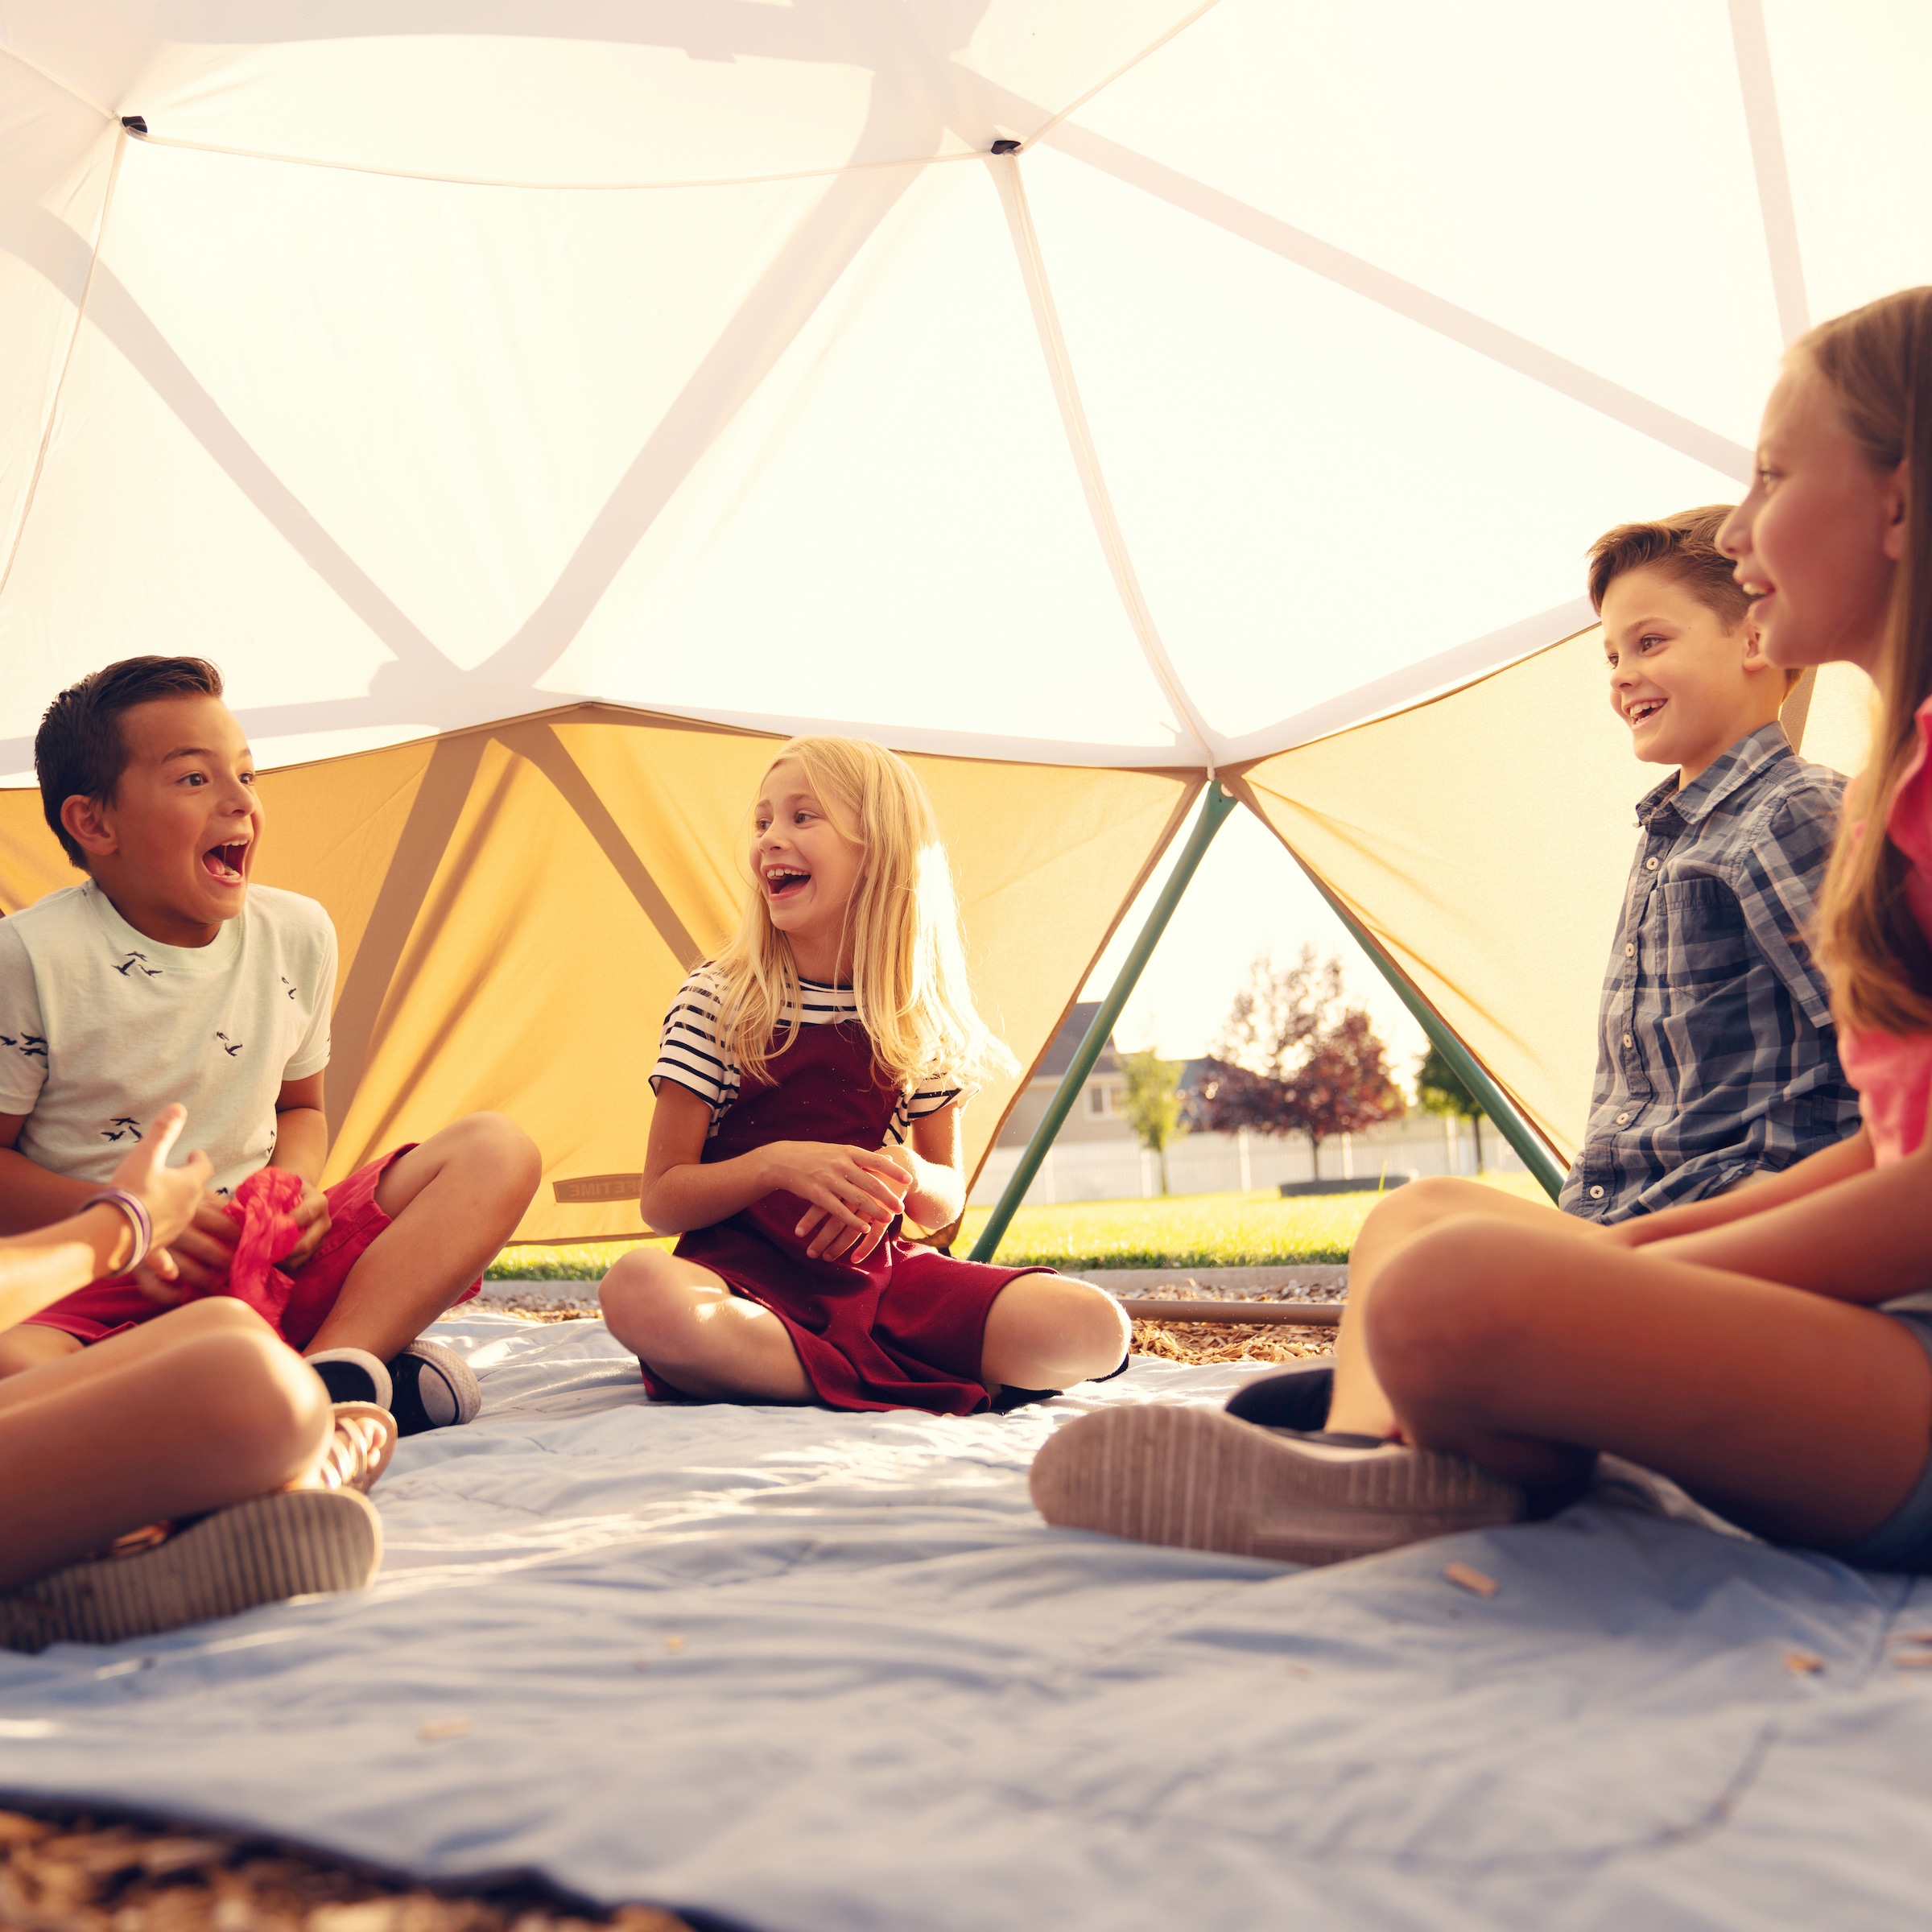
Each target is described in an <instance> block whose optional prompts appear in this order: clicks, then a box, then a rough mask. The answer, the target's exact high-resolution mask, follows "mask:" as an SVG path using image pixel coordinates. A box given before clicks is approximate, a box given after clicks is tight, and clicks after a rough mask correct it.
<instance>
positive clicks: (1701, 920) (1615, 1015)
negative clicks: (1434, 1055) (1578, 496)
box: [1561, 507, 1859, 1222]
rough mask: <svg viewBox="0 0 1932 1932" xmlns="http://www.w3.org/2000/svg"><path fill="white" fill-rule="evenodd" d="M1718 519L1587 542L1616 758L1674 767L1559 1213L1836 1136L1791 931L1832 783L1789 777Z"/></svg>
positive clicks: (1681, 1188)
mask: <svg viewBox="0 0 1932 1932" xmlns="http://www.w3.org/2000/svg"><path fill="white" fill-rule="evenodd" d="M1728 514H1729V512H1728V510H1727V509H1725V508H1723V507H1716V508H1712V509H1709V510H1686V511H1684V512H1682V514H1679V515H1677V516H1674V517H1669V518H1665V519H1664V520H1663V521H1662V522H1657V523H1629V524H1625V525H1624V526H1621V527H1620V528H1619V529H1616V530H1612V531H1610V532H1609V533H1608V535H1605V536H1604V537H1602V538H1600V539H1598V541H1597V543H1596V545H1595V546H1594V547H1593V548H1592V549H1591V564H1590V601H1591V603H1592V604H1593V605H1595V606H1596V609H1597V612H1598V614H1599V615H1600V617H1602V619H1603V625H1604V655H1605V657H1606V658H1608V661H1609V666H1610V700H1611V704H1612V706H1613V707H1614V708H1615V709H1616V712H1617V715H1618V716H1620V718H1622V719H1624V720H1625V721H1626V723H1627V724H1628V725H1629V729H1630V734H1631V741H1632V744H1633V747H1634V749H1636V752H1637V756H1638V758H1641V759H1643V760H1644V761H1645V762H1646V763H1649V764H1657V765H1674V766H1677V767H1678V770H1677V771H1676V772H1675V774H1674V775H1672V776H1671V777H1670V778H1666V779H1665V780H1664V782H1662V784H1661V785H1658V786H1656V787H1654V788H1653V790H1652V791H1649V792H1646V793H1645V795H1644V796H1643V798H1642V799H1640V800H1639V801H1638V802H1637V824H1638V825H1639V826H1640V827H1641V829H1642V834H1643V836H1642V837H1641V840H1640V841H1639V843H1638V845H1637V857H1636V860H1635V862H1634V863H1633V865H1632V867H1631V871H1630V882H1629V886H1627V887H1626V888H1625V890H1624V903H1623V910H1622V914H1621V915H1620V918H1619V919H1618V922H1617V931H1616V939H1615V941H1614V942H1613V943H1612V946H1611V949H1610V966H1609V971H1608V974H1607V975H1606V976H1605V979H1604V999H1603V1005H1602V1008H1601V1010H1600V1016H1599V1019H1598V1024H1597V1071H1596V1087H1595V1090H1594V1091H1593V1092H1592V1093H1591V1104H1590V1122H1589V1125H1588V1127H1587V1129H1586V1130H1585V1133H1584V1136H1583V1151H1582V1153H1581V1154H1579V1156H1578V1158H1577V1162H1576V1165H1575V1166H1574V1167H1572V1168H1571V1170H1570V1178H1569V1179H1568V1181H1567V1183H1565V1184H1564V1187H1563V1198H1562V1202H1561V1205H1562V1206H1563V1208H1564V1209H1565V1210H1566V1211H1567V1212H1569V1213H1571V1214H1577V1215H1581V1216H1584V1217H1586V1218H1587V1219H1588V1220H1593V1221H1600V1222H1610V1221H1619V1220H1628V1219H1629V1217H1630V1216H1632V1215H1636V1214H1648V1213H1651V1212H1654V1211H1655V1210H1656V1209H1657V1208H1668V1207H1672V1206H1674V1205H1675V1204H1677V1203H1678V1202H1681V1201H1695V1200H1701V1199H1703V1198H1704V1197H1705V1196H1706V1195H1712V1194H1721V1193H1724V1191H1726V1190H1728V1189H1729V1188H1731V1187H1736V1185H1737V1183H1739V1182H1740V1181H1743V1180H1746V1179H1749V1178H1750V1176H1751V1175H1752V1174H1758V1173H1764V1172H1771V1173H1776V1172H1778V1171H1780V1170H1782V1169H1784V1168H1785V1167H1789V1166H1791V1165H1792V1163H1793V1162H1797V1161H1802V1160H1803V1159H1804V1158H1806V1155H1808V1154H1816V1153H1817V1152H1818V1150H1820V1149H1822V1148H1825V1147H1829V1146H1831V1145H1832V1143H1833V1142H1834V1141H1841V1140H1843V1139H1844V1138H1845V1137H1847V1135H1849V1134H1852V1133H1856V1132H1857V1131H1858V1124H1859V1111H1858V1095H1857V1093H1856V1092H1855V1091H1854V1090H1853V1088H1852V1086H1851V1084H1850V1083H1849V1082H1848V1081H1847V1080H1846V1078H1845V1075H1844V1072H1843V1069H1842V1068H1841V1067H1839V1063H1838V1039H1837V1034H1836V1032H1835V1029H1834V1028H1833V1026H1832V1022H1831V999H1830V996H1829V993H1828V992H1827V989H1826V985H1825V976H1824V973H1823V971H1822V969H1821V968H1819V966H1818V963H1817V962H1816V961H1815V960H1814V959H1813V958H1812V956H1811V952H1810V946H1809V945H1808V944H1807V943H1806V936H1805V935H1806V932H1807V931H1808V930H1809V928H1810V923H1811V914H1812V902H1813V896H1814V894H1815V892H1816V891H1817V890H1818V886H1819V885H1820V883H1821V882H1822V881H1823V877H1824V872H1825V861H1826V860H1827V858H1828V857H1830V854H1831V842H1832V840H1833V839H1834V837H1835V836H1836V833H1837V830H1838V808H1839V800H1840V799H1841V798H1842V796H1843V791H1844V784H1845V782H1844V780H1843V778H1841V777H1840V776H1839V774H1837V773H1836V772H1835V771H1830V770H1827V769H1826V768H1825V767H1824V766H1822V765H1807V764H1806V763H1805V762H1803V760H1802V759H1801V758H1799V757H1798V754H1797V753H1795V752H1794V751H1793V750H1792V749H1791V747H1790V744H1789V743H1788V742H1787V741H1786V740H1785V733H1784V728H1783V727H1782V725H1780V724H1779V722H1778V711H1779V708H1780V707H1781V705H1782V704H1783V702H1784V699H1785V695H1786V692H1787V691H1788V689H1789V685H1790V682H1792V681H1794V680H1795V679H1796V677H1797V675H1798V674H1797V673H1796V672H1795V671H1793V672H1790V673H1787V672H1785V671H1781V670H1780V669H1779V668H1778V667H1777V666H1775V665H1773V664H1771V663H1769V662H1767V660H1766V659H1765V658H1764V656H1763V655H1762V654H1761V652H1760V650H1759V649H1758V643H1757V635H1756V634H1755V633H1754V632H1753V631H1752V630H1750V628H1749V627H1748V625H1747V624H1746V622H1745V619H1744V613H1745V609H1746V607H1747V600H1746V598H1745V596H1744V592H1743V591H1742V590H1741V589H1740V588H1739V587H1738V584H1737V581H1736V578H1735V577H1734V576H1732V564H1731V559H1729V558H1728V557H1727V556H1725V555H1723V554H1722V553H1721V552H1720V551H1719V550H1718V548H1717V543H1716V538H1717V532H1718V530H1719V527H1720V526H1721V525H1722V524H1723V522H1724V518H1725V517H1726V516H1727V515H1728Z"/></svg>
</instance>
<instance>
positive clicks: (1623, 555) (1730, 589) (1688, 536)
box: [1590, 503, 1802, 689]
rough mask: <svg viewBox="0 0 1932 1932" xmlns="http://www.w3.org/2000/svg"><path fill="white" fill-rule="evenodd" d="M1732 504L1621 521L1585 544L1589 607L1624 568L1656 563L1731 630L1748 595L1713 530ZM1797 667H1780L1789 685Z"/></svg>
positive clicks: (1595, 606) (1597, 606)
mask: <svg viewBox="0 0 1932 1932" xmlns="http://www.w3.org/2000/svg"><path fill="white" fill-rule="evenodd" d="M1735 508H1736V505H1735V504H1732V503H1707V504H1705V505H1704V506H1703V508H1702V509H1701V510H1679V511H1678V513H1677V514H1676V515H1675V516H1673V517H1659V518H1657V521H1656V522H1654V523H1620V524H1618V525H1617V526H1616V529H1615V530H1605V531H1604V534H1603V535H1601V536H1600V537H1599V538H1598V539H1597V540H1596V542H1595V543H1592V544H1591V546H1590V608H1591V609H1592V610H1594V611H1596V613H1598V615H1599V616H1601V615H1602V613H1603V608H1604V592H1606V591H1608V589H1609V588H1610V586H1611V585H1612V584H1613V583H1615V582H1616V580H1617V579H1618V578H1619V577H1620V576H1622V575H1623V574H1624V572H1625V571H1627V570H1638V569H1641V568H1642V567H1643V566H1644V565H1645V564H1662V566H1663V567H1664V568H1665V569H1666V571H1668V572H1670V575H1671V576H1674V577H1675V578H1676V579H1677V580H1678V583H1680V584H1682V585H1683V587H1684V588H1685V589H1686V590H1687V591H1689V592H1690V593H1691V596H1692V597H1695V598H1696V599H1697V601H1698V602H1699V603H1700V604H1702V605H1703V606H1704V607H1705V609H1707V610H1713V611H1715V612H1716V613H1717V615H1718V617H1719V618H1720V619H1721V620H1722V621H1723V623H1724V629H1725V630H1736V629H1737V628H1738V627H1739V626H1740V625H1741V624H1743V622H1744V613H1746V612H1747V611H1748V610H1749V609H1750V608H1751V600H1750V599H1749V598H1748V597H1746V596H1745V595H1744V588H1743V586H1742V585H1741V584H1739V582H1738V580H1737V579H1736V577H1734V576H1732V574H1731V559H1729V558H1728V556H1726V555H1724V552H1723V551H1721V550H1719V548H1718V547H1717V533H1718V532H1719V530H1722V529H1723V528H1724V518H1726V517H1728V516H1729V515H1730V514H1731V512H1732V510H1734V509H1735ZM1801 675H1802V672H1801V671H1798V670H1797V669H1796V668H1791V669H1788V670H1787V671H1785V687H1786V688H1787V689H1789V688H1790V687H1791V686H1792V685H1794V684H1795V683H1797V682H1798V679H1799V677H1800V676H1801Z"/></svg>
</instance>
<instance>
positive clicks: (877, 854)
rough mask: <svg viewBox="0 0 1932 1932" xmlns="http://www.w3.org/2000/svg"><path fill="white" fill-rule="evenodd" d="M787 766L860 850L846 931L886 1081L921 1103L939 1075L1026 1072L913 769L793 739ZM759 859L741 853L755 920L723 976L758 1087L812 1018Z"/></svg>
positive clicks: (835, 741)
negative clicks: (795, 768) (967, 931)
mask: <svg viewBox="0 0 1932 1932" xmlns="http://www.w3.org/2000/svg"><path fill="white" fill-rule="evenodd" d="M782 758H796V759H797V760H798V761H799V763H800V764H801V765H802V766H804V768H805V775H806V778H807V781H808V782H809V783H810V785H811V789H812V791H813V792H814V793H815V794H816V795H817V797H818V800H819V803H820V804H821V805H823V806H824V807H825V810H826V812H827V815H828V816H829V818H830V819H831V820H832V825H833V827H834V828H836V830H837V832H839V833H840V836H842V837H844V839H845V840H846V841H847V842H848V844H852V845H856V846H857V848H859V854H860V857H859V875H858V878H857V882H856V883H855V884H854V886H853V887H852V898H851V901H850V902H849V903H848V906H847V907H846V910H845V932H846V935H847V936H848V938H849V939H850V940H851V943H852V993H853V997H855V998H856V1000H857V1003H858V1009H859V1024H860V1025H861V1026H863V1027H864V1028H865V1034H866V1036H867V1038H869V1039H870V1041H871V1042H872V1054H873V1062H874V1063H875V1064H876V1065H877V1067H878V1070H879V1071H880V1073H881V1075H883V1076H884V1077H885V1078H886V1080H888V1081H890V1083H891V1084H894V1086H896V1087H898V1088H899V1089H900V1091H901V1092H906V1093H910V1092H912V1091H913V1089H914V1088H916V1087H917V1086H918V1085H919V1084H920V1082H922V1081H923V1080H929V1079H931V1077H932V1076H933V1075H937V1074H947V1075H952V1076H954V1077H956V1078H958V1079H960V1080H976V1079H977V1078H979V1077H980V1076H981V1075H985V1074H986V1073H989V1072H1010V1071H1013V1068H1014V1067H1016V1066H1017V1065H1018V1063H1017V1062H1016V1061H1015V1060H1014V1059H1013V1055H1011V1054H1010V1053H1009V1052H1008V1051H1007V1050H1006V1048H1005V1046H1004V1045H1002V1044H1001V1042H1000V1041H999V1040H997V1038H994V1036H993V1034H992V1033H991V1032H990V1031H989V1030H988V1028H987V1026H986V1024H985V1022H984V1021H983V1020H982V1019H981V1018H980V1016H979V1013H978V1010H977V1009H976V1008H975V1006H974V1005H973V1003H972V992H971V990H970V989H968V985H967V981H966V956H965V949H964V946H963V945H962V943H961V942H960V910H959V902H958V900H957V899H956V897H955V896H954V893H953V889H952V869H951V867H950V866H948V865H947V862H946V848H945V847H944V845H943V844H941V843H940V840H939V819H938V817H937V815H935V812H934V811H933V809H932V801H931V799H929V798H928V797H927V795H926V787H925V786H923V785H922V784H921V783H920V782H919V779H918V778H917V777H916V776H915V775H914V772H913V770H912V768H911V766H909V765H908V764H906V761H905V760H904V759H903V758H898V757H896V756H895V755H894V753H891V752H890V751H887V750H886V749H885V748H884V747H883V746H882V745H873V744H869V743H868V742H867V741H865V739H863V738H832V737H805V738H792V739H791V740H789V741H787V742H786V743H785V744H783V745H780V746H779V747H778V753H777V755H776V756H775V757H774V758H773V759H772V764H774V765H776V764H777V763H778V761H779V760H780V759H782ZM766 769H767V770H770V767H769V766H768V767H767V768H766ZM748 817H749V815H748ZM746 829H747V832H748V834H749V830H750V827H749V823H748V824H747V828H746ZM752 846H753V840H752V839H751V838H750V837H749V836H747V837H746V838H745V840H743V841H742V842H741V847H740V850H741V852H742V853H743V854H744V857H745V867H746V871H747V873H748V875H749V877H748V883H749V887H750V890H749V894H748V895H747V897H746V899H745V915H744V917H743V919H741V920H740V922H739V924H738V931H737V936H736V937H735V938H734V939H733V940H732V941H731V943H730V944H729V945H728V946H727V947H725V950H724V951H723V952H721V953H720V954H719V955H718V956H717V958H716V960H713V961H712V968H713V970H714V971H716V973H717V974H718V976H719V978H720V980H721V981H722V982H723V984H722V985H721V987H720V1009H721V1011H720V1022H719V1037H720V1043H721V1044H722V1045H723V1046H724V1047H725V1051H726V1052H727V1053H728V1054H729V1055H730V1056H731V1057H733V1059H736V1060H737V1063H738V1065H739V1067H741V1069H742V1070H743V1071H744V1072H745V1075H747V1076H748V1077H749V1078H750V1079H751V1080H754V1081H758V1080H766V1079H768V1078H769V1077H770V1063H771V1061H772V1060H773V1059H775V1058H776V1057H777V1056H778V1055H781V1054H782V1053H783V1052H784V1051H786V1048H787V1047H790V1046H791V1043H792V1042H793V1040H795V1038H797V1037H798V1029H797V1028H796V1027H793V1028H791V1029H790V1030H788V1031H787V1032H786V1034H785V1036H784V1038H782V1040H778V1041H776V1042H775V1044H774V1036H775V1035H776V1034H777V1031H778V1021H779V1019H780V1018H781V1017H782V1015H783V1014H784V1013H785V1012H786V1009H787V1008H790V1009H791V1010H792V1011H793V1012H796V1011H797V1010H798V1005H797V1002H798V998H799V969H798V965H797V963H796V962H795V960H793V958H792V956H791V943H790V942H789V941H788V940H787V939H786V937H785V935H783V934H782V932H780V931H778V928H777V927H774V925H773V924H772V923H771V915H770V913H769V912H768V911H767V910H766V901H765V890H764V885H763V881H762V880H761V879H760V878H759V877H758V873H757V868H756V866H755V865H753V863H752V862H751V855H752ZM840 950H841V951H843V950H844V949H843V947H841V948H840Z"/></svg>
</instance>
